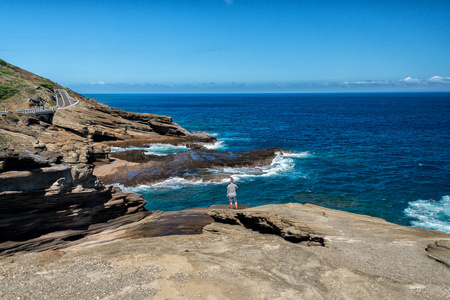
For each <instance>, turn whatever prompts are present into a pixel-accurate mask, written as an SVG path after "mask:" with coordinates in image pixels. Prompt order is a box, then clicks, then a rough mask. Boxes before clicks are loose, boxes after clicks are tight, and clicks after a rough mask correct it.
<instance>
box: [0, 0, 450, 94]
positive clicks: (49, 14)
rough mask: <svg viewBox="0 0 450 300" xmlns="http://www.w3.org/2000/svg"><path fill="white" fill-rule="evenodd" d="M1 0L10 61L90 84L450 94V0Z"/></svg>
mask: <svg viewBox="0 0 450 300" xmlns="http://www.w3.org/2000/svg"><path fill="white" fill-rule="evenodd" d="M0 2H1V11H2V20H1V25H0V41H1V43H0V58H2V59H4V60H6V61H8V62H10V63H12V64H14V65H17V66H19V67H22V68H24V69H27V70H29V71H32V72H34V73H37V74H39V75H41V76H44V77H47V78H50V79H52V80H54V81H56V82H58V83H60V84H61V85H64V86H67V87H70V88H72V89H74V90H76V91H79V92H82V93H96V92H97V93H108V92H113V93H117V92H126V93H130V92H156V93H158V92H169V93H170V92H174V93H178V92H352V91H370V92H374V91H450V1H437V0H436V1H419V0H417V1H414V0H410V1H395V0H393V1H362V0H360V1H320V0H317V1H312V0H310V1H301V0H297V1H289V0H271V1H269V0H267V1H265V0H253V1H250V0H189V1H187V0H184V1H181V0H148V1H133V0H128V1H114V0H111V1H102V0H97V1H85V0H78V1H65V0H59V1H45V0H41V1H31V0H30V1H27V0H21V1H17V0H13V1H10V0H0Z"/></svg>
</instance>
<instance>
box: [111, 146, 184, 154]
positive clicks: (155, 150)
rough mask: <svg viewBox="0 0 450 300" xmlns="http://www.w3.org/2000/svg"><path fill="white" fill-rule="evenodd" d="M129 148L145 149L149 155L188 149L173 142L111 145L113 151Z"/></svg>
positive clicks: (127, 149)
mask: <svg viewBox="0 0 450 300" xmlns="http://www.w3.org/2000/svg"><path fill="white" fill-rule="evenodd" d="M129 150H145V151H146V152H145V154H147V155H160V156H163V155H168V154H173V153H178V152H180V151H187V150H188V148H187V147H186V146H184V145H178V146H177V145H171V144H151V145H149V146H147V147H129V148H121V147H111V152H121V151H129Z"/></svg>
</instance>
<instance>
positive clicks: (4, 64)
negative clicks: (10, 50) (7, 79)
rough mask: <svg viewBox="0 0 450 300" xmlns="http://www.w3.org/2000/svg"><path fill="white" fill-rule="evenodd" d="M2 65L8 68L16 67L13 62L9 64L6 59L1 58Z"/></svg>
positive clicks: (0, 63) (0, 64)
mask: <svg viewBox="0 0 450 300" xmlns="http://www.w3.org/2000/svg"><path fill="white" fill-rule="evenodd" d="M0 66H2V67H8V68H11V69H15V68H16V67H14V66H13V65H11V64H8V63H7V62H6V61H4V60H3V59H0Z"/></svg>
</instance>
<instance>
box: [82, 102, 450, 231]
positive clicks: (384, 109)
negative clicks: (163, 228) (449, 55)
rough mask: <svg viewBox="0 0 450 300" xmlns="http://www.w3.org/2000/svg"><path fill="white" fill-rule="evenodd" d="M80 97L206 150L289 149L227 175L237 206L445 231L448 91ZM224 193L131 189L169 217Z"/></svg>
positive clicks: (156, 149)
mask: <svg viewBox="0 0 450 300" xmlns="http://www.w3.org/2000/svg"><path fill="white" fill-rule="evenodd" d="M86 96H87V97H90V98H95V99H97V100H99V101H108V103H107V105H109V106H111V107H115V108H119V109H123V110H127V111H132V112H141V113H153V114H160V115H166V116H171V117H173V120H174V121H175V122H176V123H178V124H180V125H181V126H182V127H184V128H186V129H188V130H191V131H205V132H207V133H209V134H210V135H213V136H215V137H216V138H217V139H218V143H216V144H215V145H207V147H208V148H211V149H217V150H219V151H232V152H238V151H247V150H252V149H260V148H272V147H275V148H282V149H289V150H291V151H292V154H291V155H288V156H281V155H280V156H277V157H276V159H275V160H274V161H273V163H272V165H270V166H268V167H264V168H255V169H246V168H241V169H229V170H227V171H230V172H231V173H232V174H233V177H234V178H235V183H236V184H237V185H238V186H239V190H238V202H239V204H244V205H249V206H258V205H265V204H281V203H289V202H297V203H312V204H316V205H320V206H325V207H328V208H333V209H338V210H344V211H349V212H354V213H358V214H365V215H370V216H374V217H379V218H383V219H385V220H387V221H389V222H393V223H396V224H400V225H407V226H415V227H423V228H428V229H437V230H441V231H445V232H448V233H450V147H449V141H450V93H355V94H353V93H352V94H89V95H86ZM145 149H146V150H147V151H148V152H149V153H153V154H158V155H167V154H170V153H176V152H178V151H186V150H187V149H186V148H185V147H181V146H170V145H150V146H148V147H145ZM123 150H124V149H118V148H114V149H113V151H123ZM226 185H227V182H221V183H209V182H201V181H189V180H185V179H181V178H171V179H169V180H167V181H165V182H162V183H159V184H156V185H153V186H136V187H133V188H129V189H130V190H132V191H135V192H138V193H141V194H143V196H144V198H145V199H146V200H147V201H148V204H147V206H146V207H147V209H149V210H164V211H169V210H180V209H185V208H192V207H199V206H210V205H213V204H228V199H227V198H226Z"/></svg>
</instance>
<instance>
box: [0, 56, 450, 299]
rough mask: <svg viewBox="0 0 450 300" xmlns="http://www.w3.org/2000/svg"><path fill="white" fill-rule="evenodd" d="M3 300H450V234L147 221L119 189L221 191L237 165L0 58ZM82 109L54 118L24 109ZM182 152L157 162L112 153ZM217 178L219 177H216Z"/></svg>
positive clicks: (352, 226) (285, 211) (225, 212)
mask: <svg viewBox="0 0 450 300" xmlns="http://www.w3.org/2000/svg"><path fill="white" fill-rule="evenodd" d="M0 67H1V69H0V111H3V110H4V109H6V110H8V112H7V113H2V114H1V115H0V298H1V299H363V298H367V299H448V298H449V297H450V290H449V285H448V283H449V282H450V235H449V234H447V233H444V232H440V231H434V230H427V229H420V228H414V227H405V226H399V225H395V224H391V223H389V222H386V221H384V220H382V219H378V218H373V217H369V216H363V215H357V214H352V213H348V212H342V211H336V210H332V209H327V208H322V207H319V206H314V205H310V204H306V205H301V204H292V203H291V204H283V205H266V206H261V207H254V208H249V207H243V206H240V207H239V209H237V210H231V209H229V208H228V207H227V206H212V207H209V208H196V209H190V210H182V211H173V212H162V211H153V212H150V211H147V210H146V209H145V207H144V205H145V203H146V201H145V200H144V199H143V198H142V196H141V195H138V194H135V193H132V192H127V191H122V190H121V189H120V188H118V187H114V186H113V185H111V184H113V183H123V184H124V185H132V184H136V183H141V184H151V183H154V182H158V181H161V180H165V179H167V178H169V177H171V176H187V175H186V174H195V176H197V177H195V179H196V180H197V179H201V180H211V181H213V180H222V179H224V178H227V176H228V174H226V173H224V174H215V173H214V174H210V173H208V169H209V168H211V167H212V166H218V165H220V166H233V167H243V166H245V167H250V168H251V167H255V166H264V165H268V164H270V163H271V162H272V161H273V159H274V157H275V156H276V155H283V153H284V152H287V151H288V150H281V149H261V150H254V151H247V152H242V153H229V152H220V151H213V150H208V149H205V147H204V143H214V142H215V138H213V137H210V136H208V135H207V134H205V133H201V132H190V131H188V130H186V129H184V128H182V127H181V126H179V125H178V124H176V123H175V122H173V120H172V118H171V117H168V116H159V115H153V114H140V113H131V112H126V111H121V110H118V109H113V108H110V107H108V106H106V105H103V104H101V103H98V102H97V101H96V100H94V99H89V98H86V97H84V96H83V95H80V94H77V93H76V92H74V91H71V90H70V89H66V88H63V87H61V86H60V85H58V84H57V83H55V82H52V81H50V80H48V79H45V78H42V77H40V76H38V75H35V74H32V73H30V72H27V71H25V70H22V69H20V68H18V67H15V66H13V65H11V64H9V63H7V62H5V61H3V60H0ZM56 88H57V89H65V90H66V91H67V92H68V93H69V95H70V96H71V97H74V98H77V100H78V101H79V103H78V105H76V106H71V107H68V108H62V109H57V110H56V111H55V114H54V117H53V118H52V119H51V120H46V119H42V118H40V117H39V116H34V115H30V114H23V113H19V112H16V111H17V110H20V109H24V108H29V107H33V106H44V107H54V106H55V105H56V101H55V96H54V93H53V90H54V89H56ZM152 143H170V144H177V145H178V144H182V145H185V146H186V147H187V148H189V149H190V150H189V151H185V152H183V153H177V154H173V155H168V156H165V157H155V156H150V155H147V154H145V153H144V151H123V152H120V153H114V154H112V153H111V150H110V149H111V146H117V147H128V146H143V145H148V144H152ZM217 176H218V177H217Z"/></svg>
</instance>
